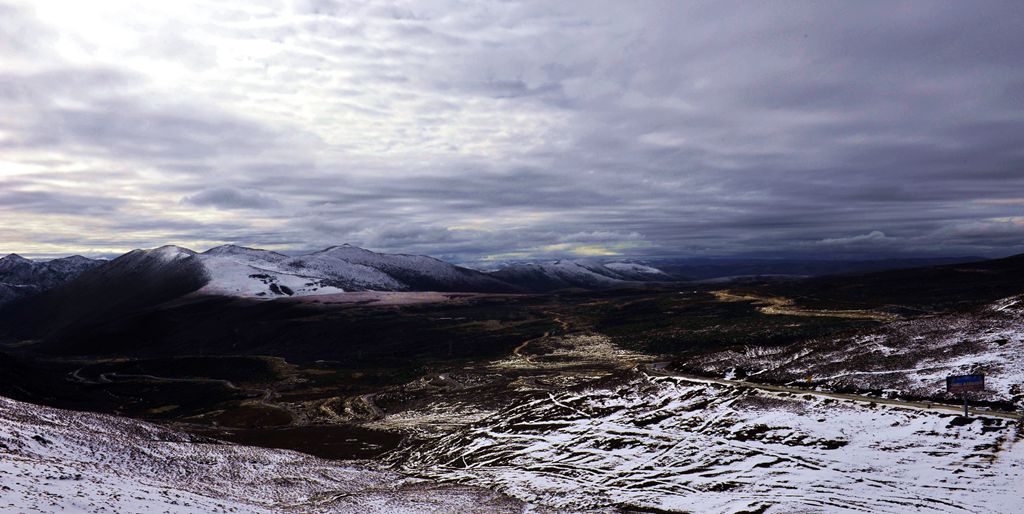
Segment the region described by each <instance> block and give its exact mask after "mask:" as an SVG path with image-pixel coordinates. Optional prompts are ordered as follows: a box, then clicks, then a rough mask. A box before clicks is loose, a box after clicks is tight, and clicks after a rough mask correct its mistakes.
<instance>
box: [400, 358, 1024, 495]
mask: <svg viewBox="0 0 1024 514" xmlns="http://www.w3.org/2000/svg"><path fill="white" fill-rule="evenodd" d="M962 421H963V419H961V418H957V417H955V416H953V415H948V414H933V413H927V412H922V411H918V410H911V409H906V408H898V407H892V406H884V405H883V406H871V405H869V404H865V403H856V402H854V401H852V400H835V399H829V398H825V397H821V396H813V395H806V396H801V397H794V396H793V395H791V394H788V393H769V392H764V391H756V390H753V389H750V388H741V387H733V386H727V385H718V384H707V383H700V382H693V381H687V380H684V379H680V378H675V377H657V376H645V375H642V374H638V375H637V376H636V377H635V378H633V379H632V380H631V381H628V382H626V383H623V384H621V385H618V386H611V387H608V388H586V389H582V390H575V391H573V390H570V391H563V392H553V393H547V394H538V395H536V396H535V397H534V398H533V399H531V400H524V401H522V402H519V403H517V404H513V405H511V406H509V407H507V408H505V409H503V410H500V411H499V412H497V413H495V414H492V415H490V416H487V417H485V418H484V419H482V420H479V421H477V422H474V423H472V424H470V425H469V426H468V427H466V428H464V429H462V430H460V431H457V432H455V433H452V434H449V435H445V436H442V437H439V438H437V439H435V440H433V441H431V442H428V443H426V444H425V445H423V446H419V447H415V448H411V449H409V450H408V451H407V452H406V453H405V454H404V455H401V456H400V457H396V459H404V460H405V465H406V466H407V467H408V468H409V469H410V470H414V471H415V472H416V473H419V474H422V475H425V476H434V477H440V478H445V479H454V480H459V481H461V482H462V483H468V484H474V485H481V486H486V487H496V488H498V489H499V490H501V491H504V492H507V493H509V494H511V495H513V496H515V497H518V498H520V499H524V500H528V501H531V502H538V503H541V504H545V505H548V506H552V507H556V508H567V509H573V510H576V509H579V510H589V509H600V508H610V507H618V508H622V509H624V510H634V509H635V510H638V511H653V510H658V511H661V510H667V511H673V512H779V513H781V512H861V513H863V512H892V513H904V512H965V511H966V512H1000V513H1014V512H1022V511H1024V497H1022V496H1021V494H1020V493H1021V484H1022V483H1024V433H1022V431H1021V428H1020V427H1018V426H1015V425H1014V424H1012V423H1011V422H1010V421H1006V420H1001V419H995V418H986V419H975V420H973V421H971V422H967V423H963V422H962Z"/></svg>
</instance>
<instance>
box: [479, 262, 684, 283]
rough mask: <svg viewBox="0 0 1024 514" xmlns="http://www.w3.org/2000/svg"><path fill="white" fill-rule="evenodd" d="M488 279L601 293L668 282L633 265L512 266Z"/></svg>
mask: <svg viewBox="0 0 1024 514" xmlns="http://www.w3.org/2000/svg"><path fill="white" fill-rule="evenodd" d="M491 275H492V276H494V277H497V278H500V279H502V280H504V281H506V282H509V283H513V284H517V285H521V286H524V287H527V288H528V289H531V290H535V291H553V290H556V289H565V288H570V287H581V288H584V289H601V288H608V287H616V286H622V285H628V284H629V283H631V282H644V281H659V280H671V278H670V277H669V276H668V275H666V274H665V273H663V272H661V271H660V270H657V269H655V268H651V267H649V266H644V265H641V264H634V263H624V262H617V263H609V264H600V263H596V262H587V261H568V260H559V261H554V262H545V263H524V264H512V265H509V266H506V267H504V268H502V269H500V270H498V271H495V272H492V273H491Z"/></svg>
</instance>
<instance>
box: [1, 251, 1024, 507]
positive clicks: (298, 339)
mask: <svg viewBox="0 0 1024 514" xmlns="http://www.w3.org/2000/svg"><path fill="white" fill-rule="evenodd" d="M175 255H180V254H175ZM191 258H192V257H190V256H185V257H175V258H173V259H165V258H163V257H161V262H166V263H168V266H169V268H167V269H168V270H169V271H168V273H172V274H173V273H180V272H181V271H182V270H188V269H190V268H188V267H187V263H188V259H191ZM116 264H117V263H116V261H115V262H112V263H111V265H110V267H111V268H110V269H118V268H116V267H115V265H116ZM183 265H186V266H185V267H182V266H183ZM988 265H989V266H991V264H988ZM563 267H564V266H563ZM134 269H135V268H133V269H132V271H131V273H135V271H134ZM154 269H160V268H154ZM99 271H100V272H104V270H103V269H100V270H99ZM106 272H107V273H110V271H109V269H108V270H107V271H106ZM1016 272H1017V271H1016V268H1010V270H1009V271H1007V272H1006V273H1009V274H1010V276H1011V277H1012V276H1014V275H1013V273H1016ZM146 273H147V274H151V273H152V269H150V271H147V272H146ZM885 273H888V272H885ZM915 273H921V272H918V271H914V270H911V271H909V272H908V274H909V275H910V276H913V275H914V274H915ZM929 273H934V272H929ZM954 274H955V273H954ZM97 276H103V275H97ZM232 276H233V275H232ZM853 277H854V278H850V279H848V280H850V282H849V283H845V282H844V286H843V287H839V288H834V289H823V288H822V286H821V285H820V283H821V282H820V281H821V280H823V279H805V280H799V281H796V280H794V279H784V280H767V279H757V280H738V281H732V282H730V283H728V284H726V285H725V286H723V284H722V283H720V282H717V281H712V282H663V281H654V282H646V283H630V284H620V285H619V286H618V287H610V288H609V287H595V288H589V289H588V288H566V289H559V290H555V291H545V292H485V291H476V292H443V291H355V292H326V293H325V294H309V295H299V294H295V295H276V296H264V297H254V296H252V295H249V294H241V295H234V294H232V295H228V294H224V293H222V292H221V293H218V292H216V291H213V290H211V289H210V288H209V287H208V286H202V285H199V286H198V287H195V288H194V289H193V290H191V291H185V292H183V293H175V294H174V295H173V296H172V297H170V298H167V297H166V296H167V293H166V290H164V291H165V292H164V293H161V295H163V296H159V295H158V296H152V295H150V296H146V295H137V296H135V298H140V299H141V300H139V302H141V303H139V302H136V303H129V304H121V305H112V306H111V307H108V308H106V310H102V311H97V310H91V311H85V312H89V314H88V315H83V314H81V312H80V311H76V310H73V309H72V310H69V307H68V305H69V304H68V303H67V302H66V301H65V300H61V301H59V302H53V303H50V300H49V299H48V298H47V296H45V295H38V296H35V297H33V298H29V299H27V300H24V301H19V302H16V303H14V304H12V307H11V308H9V309H8V310H6V311H4V310H0V319H3V316H4V315H5V314H6V315H7V316H16V315H17V314H18V313H20V312H24V311H22V310H20V309H24V308H26V307H25V305H31V306H33V308H45V309H48V310H49V311H48V312H50V314H51V316H50V318H49V319H56V320H60V323H63V324H64V325H63V326H57V325H53V324H50V325H48V326H46V327H45V328H41V329H39V330H38V331H37V332H35V333H33V334H29V335H30V337H24V335H25V333H24V332H22V331H21V330H23V328H24V327H21V326H13V325H11V324H10V323H8V324H7V325H6V326H4V325H0V330H6V332H4V333H6V334H7V336H6V338H5V339H4V340H3V342H2V343H0V371H2V372H3V377H4V379H3V380H2V381H0V395H2V396H6V397H9V398H12V399H14V400H19V401H26V402H31V403H33V404H40V405H47V406H52V407H58V408H64V409H73V410H80V411H93V412H100V413H108V414H114V415H117V416H122V417H125V418H132V419H135V420H140V422H146V423H156V424H157V425H158V426H160V427H163V428H164V429H167V430H172V431H174V432H175V433H178V434H189V436H188V437H194V438H197V440H201V441H224V442H229V443H233V444H237V445H246V446H243V447H250V446H251V447H258V448H265V449H268V450H267V451H275V452H276V451H298V452H301V453H302V454H306V455H310V456H312V457H313V458H322V459H330V461H331V462H347V463H351V464H350V465H352V466H367V467H369V468H373V469H377V470H379V472H382V473H394V472H397V473H401V474H402V475H405V476H411V477H417V479H419V480H426V481H427V483H430V484H441V485H440V486H439V487H442V488H443V487H447V486H445V485H443V484H461V485H466V486H471V487H474V488H479V489H473V490H474V491H476V490H480V491H494V492H496V493H497V494H500V495H503V496H502V497H501V498H503V499H501V500H500V501H502V502H505V501H507V502H513V503H510V504H508V505H512V504H515V505H519V506H518V507H516V509H522V508H527V507H524V505H529V506H530V507H529V508H530V509H552V510H554V511H563V510H566V511H581V510H582V511H595V510H596V511H608V512H633V511H671V512H676V511H691V510H698V511H720V512H751V511H753V512H782V511H793V510H811V511H816V510H840V511H861V510H871V511H879V512H899V511H901V510H904V509H918V510H923V511H935V512H944V511H957V510H962V509H965V508H968V505H980V506H983V507H986V508H988V509H990V510H993V511H996V512H1007V511H1009V510H1008V509H1010V508H1011V507H1012V506H1014V505H1016V503H1015V502H1016V501H1017V498H1016V497H1014V496H1012V495H1008V493H1007V491H1009V490H1012V486H1011V485H1010V484H1012V483H1013V481H1014V480H1020V469H1021V465H1022V464H1024V455H1022V454H1021V450H1022V449H1024V446H1022V445H1021V441H1022V439H1024V431H1022V427H1024V425H1022V424H1021V423H1022V422H1021V421H1020V414H1019V413H1020V412H1021V410H1024V394H1022V391H1021V387H1024V378H1022V376H1021V375H1020V374H1019V372H1018V371H1016V370H1018V369H1020V366H1019V364H1018V362H1017V361H1018V360H1019V355H1024V351H1022V350H1024V347H1022V346H1021V345H1024V338H1022V336H1021V334H1024V325H1022V322H1021V320H1022V319H1024V318H1022V316H1024V303H1022V302H1021V300H1020V297H1019V296H1007V297H1002V298H997V299H995V300H994V301H993V300H992V295H994V294H995V293H996V292H1000V293H1001V292H1002V291H1003V290H1004V289H1003V287H1004V286H1003V285H999V286H993V288H992V289H991V290H986V291H987V292H985V293H983V294H979V293H976V292H975V291H976V290H977V288H978V283H977V282H976V281H975V282H971V283H970V284H968V285H958V284H957V282H956V280H953V281H951V283H950V285H948V286H947V287H948V289H947V290H946V293H945V294H946V295H947V296H951V295H952V294H953V292H955V291H958V290H959V291H960V293H959V294H960V295H961V296H962V297H961V298H960V299H959V300H958V301H957V305H958V307H956V308H952V309H950V308H948V307H947V308H945V310H939V309H938V308H937V305H938V304H937V303H936V300H941V295H921V296H919V297H918V299H916V300H915V299H913V298H910V297H909V296H907V295H908V293H907V292H906V289H904V290H901V291H897V292H896V294H895V295H894V296H892V297H885V296H884V295H885V294H888V293H887V292H886V291H885V290H882V291H881V292H880V293H879V294H878V295H873V296H868V297H865V296H863V294H862V293H857V296H856V297H851V293H850V291H851V290H856V287H859V286H858V284H860V283H864V282H870V281H871V280H875V278H874V277H875V275H867V276H853ZM1004 278H1005V277H999V276H993V277H992V278H991V281H992V282H993V284H995V283H1000V284H1002V280H1003V279H1004ZM88 280H91V279H90V278H89V277H85V281H84V282H81V281H80V282H77V283H76V282H72V283H69V284H68V285H66V286H61V287H58V288H55V289H53V290H52V291H53V292H52V293H50V297H51V298H66V297H67V296H66V295H67V294H68V292H76V291H83V290H85V289H83V288H84V287H85V286H86V285H88ZM829 280H834V279H829ZM83 283H84V284H85V285H83ZM209 283H217V281H216V280H214V279H210V282H208V284H209ZM915 284H917V283H907V284H906V285H905V286H904V287H905V288H913V287H924V288H929V289H933V288H935V287H936V284H935V283H934V282H922V283H920V285H915ZM534 287H535V286H534ZM782 292H785V295H783V294H780V293H782ZM147 294H149V293H147ZM968 299H970V301H967V300H968ZM72 305H73V304H72ZM74 308H75V309H78V307H74ZM11 313H14V314H11ZM6 319H8V320H11V319H13V318H11V317H8V318H6ZM969 372H970V373H976V372H983V373H985V374H986V376H987V377H988V378H987V380H988V382H987V384H988V387H987V389H986V392H984V393H979V394H976V395H975V396H974V397H973V398H972V403H973V410H972V411H971V418H964V417H963V416H961V415H960V413H961V410H960V409H961V407H960V405H959V398H957V397H953V396H949V395H947V394H946V393H945V392H944V390H943V389H942V387H943V386H942V384H943V380H944V377H945V376H947V375H949V374H957V373H969ZM860 462H876V463H877V465H870V466H868V465H862V464H860ZM339 465H342V464H339ZM345 465H348V464H345ZM317 466H319V464H317ZM949 470H954V471H955V473H953V474H951V475H948V476H947V475H946V473H947V472H949ZM957 470H958V471H957ZM431 487H433V486H431ZM964 490H971V491H974V493H972V494H970V495H955V494H953V492H954V491H964ZM316 494H325V493H316ZM431 494H433V493H431ZM460 494H461V493H460ZM474 494H475V493H474ZM950 498H955V499H954V500H951V499H950ZM197 501H198V500H197ZM332 501H334V500H332ZM345 501H347V500H345ZM495 501H498V500H495ZM339 502H341V503H339ZM514 502H522V503H519V504H516V503H514ZM277 505H278V506H279V507H280V506H281V505H282V504H277ZM326 505H328V506H325V508H326V509H328V510H329V509H330V508H331V507H330V506H329V505H334V506H336V507H338V510H344V508H342V505H344V502H342V501H341V500H337V501H334V503H330V502H328V504H326ZM346 508H347V507H346ZM301 509H302V508H301V507H300V510H301ZM493 510H494V511H501V508H497V507H496V508H494V509H493Z"/></svg>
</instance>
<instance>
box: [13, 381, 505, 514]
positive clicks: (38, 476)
mask: <svg viewBox="0 0 1024 514" xmlns="http://www.w3.org/2000/svg"><path fill="white" fill-rule="evenodd" d="M469 510H472V511H474V512H518V511H523V510H524V505H523V504H522V503H521V502H519V501H515V500H511V499H508V498H506V497H503V496H501V495H500V494H498V493H494V492H490V491H485V490H482V489H476V488H472V487H464V486H451V485H439V484H437V483H434V482H429V481H425V480H416V479H411V478H408V477H405V476H402V475H399V474H397V473H393V472H386V471H378V470H374V469H369V468H367V467H365V466H362V465H360V464H340V463H336V462H331V461H325V460H321V459H317V458H315V457H310V456H308V455H304V454H301V453H296V452H292V451H288V450H276V449H266V448H253V447H246V446H236V445H231V444H226V443H222V442H219V441H215V440H212V439H206V438H201V437H196V436H193V435H188V434H184V433H181V432H176V431H173V430H169V429H166V428H162V427H159V426H157V425H152V424H149V423H144V422H140V421H134V420H129V419H126V418H118V417H114V416H106V415H101V414H89V413H82V412H72V411H65V410H60V409H53V408H49V407H40V406H37V405H32V404H28V403H22V402H17V401H14V400H10V399H7V398H3V397H0V511H4V512H57V511H65V512H87V513H101V512H169V513H196V512H204V513H206V512H209V513H215V512H216V513H225V512H252V513H263V512H267V513H270V512H352V513H363V512H380V513H392V512H409V513H413V512H416V513H418V512H466V511H469Z"/></svg>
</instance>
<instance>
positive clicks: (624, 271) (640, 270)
mask: <svg viewBox="0 0 1024 514" xmlns="http://www.w3.org/2000/svg"><path fill="white" fill-rule="evenodd" d="M603 266H604V267H605V268H608V269H610V270H612V271H614V272H615V273H618V274H619V275H621V276H622V277H623V278H624V279H627V280H672V277H670V276H669V275H668V274H667V273H665V272H664V271H661V270H660V269H658V268H654V267H651V266H647V265H644V264H639V263H636V262H606V263H604V264H603Z"/></svg>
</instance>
